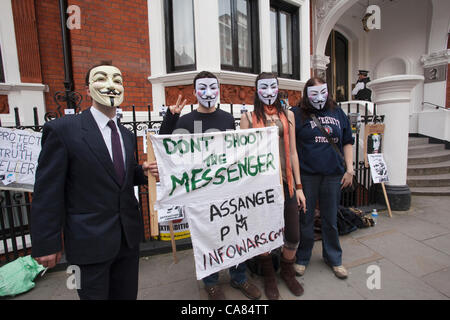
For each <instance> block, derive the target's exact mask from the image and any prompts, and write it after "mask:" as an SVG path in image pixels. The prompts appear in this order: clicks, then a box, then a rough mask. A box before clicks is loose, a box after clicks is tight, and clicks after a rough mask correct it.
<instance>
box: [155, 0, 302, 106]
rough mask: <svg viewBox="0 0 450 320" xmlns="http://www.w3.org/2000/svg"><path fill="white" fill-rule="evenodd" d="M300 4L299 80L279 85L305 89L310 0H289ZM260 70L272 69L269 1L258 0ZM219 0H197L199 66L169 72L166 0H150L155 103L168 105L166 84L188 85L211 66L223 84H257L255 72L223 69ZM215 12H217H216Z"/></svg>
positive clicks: (197, 57) (196, 38)
mask: <svg viewBox="0 0 450 320" xmlns="http://www.w3.org/2000/svg"><path fill="white" fill-rule="evenodd" d="M286 2H288V3H289V4H292V5H295V6H297V7H299V25H300V34H299V41H300V50H301V52H300V55H299V57H300V59H301V61H300V80H292V79H283V78H280V79H279V80H280V89H285V90H297V91H301V90H303V87H304V85H305V82H306V81H307V80H308V78H309V77H310V61H309V56H310V53H309V50H310V37H309V34H310V27H309V25H310V21H309V1H308V0H286ZM258 10H259V12H258V16H259V38H260V65H261V71H271V68H272V60H271V59H272V57H271V41H272V39H271V32H270V1H269V0H258ZM218 12H219V5H218V0H194V25H195V42H196V43H195V48H196V59H197V61H196V63H197V70H195V71H189V72H179V73H167V71H166V55H165V48H166V46H165V40H164V39H165V23H164V0H148V19H149V36H150V62H151V76H149V77H148V80H149V81H150V82H151V84H152V96H153V106H155V110H156V109H157V108H158V107H159V106H161V105H163V104H164V105H165V102H166V101H165V87H168V86H175V85H188V84H191V83H192V79H193V77H194V76H195V74H197V73H198V72H199V71H202V70H208V71H211V72H213V73H214V74H216V75H217V77H218V78H219V81H220V83H222V84H232V85H244V86H254V81H255V78H256V75H254V74H247V73H241V72H232V71H226V70H221V66H220V36H219V14H218ZM213 13H216V14H213Z"/></svg>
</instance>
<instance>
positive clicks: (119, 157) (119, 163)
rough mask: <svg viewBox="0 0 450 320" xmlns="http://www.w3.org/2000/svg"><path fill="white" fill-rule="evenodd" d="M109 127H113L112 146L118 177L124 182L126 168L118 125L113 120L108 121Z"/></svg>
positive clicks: (120, 181)
mask: <svg viewBox="0 0 450 320" xmlns="http://www.w3.org/2000/svg"><path fill="white" fill-rule="evenodd" d="M108 127H110V128H111V146H112V154H113V163H114V168H115V169H116V174H117V178H118V180H119V183H120V184H122V183H123V179H124V177H125V168H124V164H123V153H122V146H121V144H120V137H119V133H118V132H117V126H116V124H115V123H114V121H113V120H109V121H108Z"/></svg>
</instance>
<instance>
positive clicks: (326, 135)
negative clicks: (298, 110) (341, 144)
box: [311, 114, 347, 170]
mask: <svg viewBox="0 0 450 320" xmlns="http://www.w3.org/2000/svg"><path fill="white" fill-rule="evenodd" d="M311 118H312V119H313V121H314V123H315V124H316V126H317V128H319V130H320V131H321V132H322V134H323V135H324V136H325V138H326V139H327V141H328V143H329V144H331V146H332V147H333V149H334V150H335V151H336V152H337V154H338V155H339V156H340V157H341V159H342V161H343V162H344V167H345V170H347V165H346V163H345V158H344V155H343V154H342V152H341V150H339V148H338V146H337V145H336V143H334V141H333V139H332V138H331V137H330V135H329V134H328V132H326V131H325V129H324V128H323V127H322V124H321V123H320V121H319V120H318V119H317V117H316V115H315V114H311Z"/></svg>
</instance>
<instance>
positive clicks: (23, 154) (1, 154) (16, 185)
mask: <svg viewBox="0 0 450 320" xmlns="http://www.w3.org/2000/svg"><path fill="white" fill-rule="evenodd" d="M41 138H42V133H40V132H34V131H27V130H17V129H8V128H0V177H2V178H3V179H2V182H0V189H6V190H18V191H25V192H33V188H34V179H35V174H36V169H37V161H38V157H39V153H40V152H41Z"/></svg>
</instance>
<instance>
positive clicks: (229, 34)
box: [219, 0, 259, 73]
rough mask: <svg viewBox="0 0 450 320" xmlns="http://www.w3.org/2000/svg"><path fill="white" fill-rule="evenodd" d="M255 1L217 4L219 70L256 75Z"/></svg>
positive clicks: (221, 0) (224, 1)
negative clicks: (220, 66)
mask: <svg viewBox="0 0 450 320" xmlns="http://www.w3.org/2000/svg"><path fill="white" fill-rule="evenodd" d="M256 3H257V1H255V0H219V28H220V61H221V65H222V68H223V69H228V70H233V71H240V72H249V73H258V72H259V38H258V19H257V18H256V17H257V13H258V10H257V4H256Z"/></svg>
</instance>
